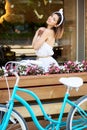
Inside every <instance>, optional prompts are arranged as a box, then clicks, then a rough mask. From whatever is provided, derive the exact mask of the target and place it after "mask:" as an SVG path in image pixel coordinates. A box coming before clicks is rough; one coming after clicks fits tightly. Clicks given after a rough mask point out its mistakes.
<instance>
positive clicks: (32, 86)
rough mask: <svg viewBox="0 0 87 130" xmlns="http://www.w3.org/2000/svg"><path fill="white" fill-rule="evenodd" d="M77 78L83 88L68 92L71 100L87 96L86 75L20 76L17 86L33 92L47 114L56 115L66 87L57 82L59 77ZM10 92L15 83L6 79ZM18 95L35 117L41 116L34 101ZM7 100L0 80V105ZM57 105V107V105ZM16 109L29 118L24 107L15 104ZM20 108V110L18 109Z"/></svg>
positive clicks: (23, 95)
mask: <svg viewBox="0 0 87 130" xmlns="http://www.w3.org/2000/svg"><path fill="white" fill-rule="evenodd" d="M71 76H76V77H77V76H78V77H81V78H82V79H83V81H84V84H83V86H81V88H80V89H79V90H78V92H77V91H76V90H75V89H73V90H72V91H71V92H70V97H71V98H73V99H76V98H78V97H79V96H82V95H86V94H87V73H86V72H84V73H70V74H51V75H38V76H21V77H20V82H19V86H20V87H23V88H26V89H29V90H32V91H33V92H35V93H36V94H37V95H38V96H39V98H40V99H41V101H42V102H43V105H44V108H45V110H46V112H47V113H48V114H51V115H56V114H58V113H59V112H60V109H61V103H62V99H63V96H64V93H65V92H66V87H64V85H62V84H61V83H60V82H59V78H61V77H71ZM8 81H9V85H10V90H11V91H12V89H13V85H14V83H15V77H8ZM19 94H20V95H21V96H22V97H23V98H24V99H25V100H27V101H28V102H29V103H31V105H32V107H33V109H34V111H35V113H36V115H37V116H42V113H41V112H40V109H39V107H38V106H37V105H36V103H35V101H34V99H33V98H32V97H30V96H28V95H27V94H25V93H20V92H19ZM7 100H8V92H7V86H6V82H5V79H4V78H2V77H1V78H0V103H5V102H6V101H7ZM58 103H59V105H58ZM16 104H17V107H16V109H17V110H18V111H19V112H22V114H23V116H24V117H27V116H30V115H28V114H27V111H26V110H25V109H24V107H22V106H20V105H18V103H17V102H16ZM20 107H21V109H20ZM69 109H70V107H67V109H66V111H65V112H68V111H69Z"/></svg>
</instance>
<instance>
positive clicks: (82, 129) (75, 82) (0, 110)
mask: <svg viewBox="0 0 87 130" xmlns="http://www.w3.org/2000/svg"><path fill="white" fill-rule="evenodd" d="M8 63H9V62H8ZM8 63H7V64H8ZM10 63H11V69H10V73H12V74H14V75H15V76H16V83H15V85H14V88H13V92H12V95H11V97H10V100H9V101H8V103H7V104H6V105H0V130H29V128H28V126H27V124H26V121H25V119H24V118H23V117H22V116H21V115H20V114H19V113H18V112H17V111H15V110H14V100H17V101H18V102H20V103H21V104H22V105H23V106H24V107H25V108H26V109H27V110H28V112H29V113H30V115H31V118H32V120H33V122H34V124H35V126H36V128H37V129H38V130H60V129H61V128H63V127H64V126H65V129H66V130H86V129H87V96H83V97H81V98H79V99H78V100H77V101H75V102H74V101H71V100H70V99H69V95H70V94H69V91H70V90H71V89H76V90H77V89H79V88H80V86H82V85H83V80H82V79H81V78H80V77H69V78H60V79H59V81H60V82H61V83H62V84H64V85H65V86H66V93H65V96H64V100H63V104H62V106H61V111H60V114H59V116H58V119H57V120H54V119H52V118H51V116H49V115H48V114H47V113H46V112H45V110H44V108H43V105H42V103H41V101H40V99H39V97H38V96H37V95H36V94H35V93H34V92H32V91H30V90H27V89H23V88H20V87H18V82H19V75H18V74H17V72H16V71H15V70H14V69H13V67H12V66H13V64H17V65H20V64H19V63H18V62H10ZM7 64H6V65H7ZM6 73H7V72H5V78H6ZM6 82H7V78H6ZM18 91H20V92H25V93H27V94H29V95H30V96H32V97H33V98H34V99H35V100H36V102H37V103H38V105H39V106H40V108H41V111H42V113H43V116H44V119H45V120H47V121H49V124H48V125H47V126H46V127H45V128H43V126H41V124H40V123H39V121H38V119H37V117H36V115H35V113H34V111H33V110H32V108H31V106H30V104H28V103H27V102H26V101H25V100H24V99H23V98H22V97H20V96H19V95H18V94H17V92H18ZM66 104H69V105H70V106H71V110H70V111H69V114H68V117H67V120H66V121H62V118H63V114H64V110H65V107H66Z"/></svg>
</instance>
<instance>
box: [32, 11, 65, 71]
mask: <svg viewBox="0 0 87 130" xmlns="http://www.w3.org/2000/svg"><path fill="white" fill-rule="evenodd" d="M46 24H47V28H45V27H41V28H39V29H38V30H37V31H36V33H35V36H34V38H33V42H32V46H33V48H34V49H35V52H36V55H37V61H38V62H40V63H41V66H42V67H43V69H44V71H45V72H47V71H48V68H49V67H50V65H51V64H55V65H56V66H59V65H58V63H57V61H56V60H55V59H54V58H53V57H52V55H53V54H54V52H53V45H54V43H55V40H56V39H60V38H61V37H62V35H63V32H64V16H63V9H60V10H59V11H56V12H54V13H52V15H50V16H49V17H48V19H47V21H46Z"/></svg>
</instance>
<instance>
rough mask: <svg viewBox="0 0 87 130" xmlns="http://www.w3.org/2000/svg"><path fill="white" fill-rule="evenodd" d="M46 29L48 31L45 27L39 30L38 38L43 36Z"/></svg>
mask: <svg viewBox="0 0 87 130" xmlns="http://www.w3.org/2000/svg"><path fill="white" fill-rule="evenodd" d="M45 29H46V28H44V27H41V28H39V29H38V32H37V33H38V36H41V35H42V34H43V32H44V31H45Z"/></svg>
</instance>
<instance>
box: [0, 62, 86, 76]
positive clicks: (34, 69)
mask: <svg viewBox="0 0 87 130" xmlns="http://www.w3.org/2000/svg"><path fill="white" fill-rule="evenodd" d="M11 67H13V69H14V70H16V71H17V72H18V74H19V75H38V74H39V75H43V74H44V75H48V74H60V73H74V72H87V61H85V60H83V61H82V62H78V61H75V62H74V61H67V62H65V63H64V64H63V65H61V66H59V67H58V66H55V64H51V65H50V67H49V69H48V73H45V72H44V70H43V68H42V67H40V66H38V65H35V64H32V65H20V66H16V65H14V64H13V66H11V64H8V65H7V66H6V69H7V70H8V72H9V69H10V68H11ZM3 74H4V71H3V69H2V68H0V76H1V75H3ZM8 75H9V76H11V75H12V74H11V73H8Z"/></svg>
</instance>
